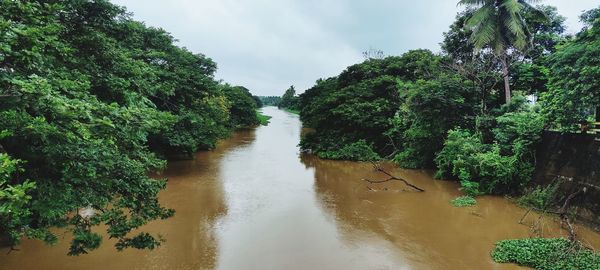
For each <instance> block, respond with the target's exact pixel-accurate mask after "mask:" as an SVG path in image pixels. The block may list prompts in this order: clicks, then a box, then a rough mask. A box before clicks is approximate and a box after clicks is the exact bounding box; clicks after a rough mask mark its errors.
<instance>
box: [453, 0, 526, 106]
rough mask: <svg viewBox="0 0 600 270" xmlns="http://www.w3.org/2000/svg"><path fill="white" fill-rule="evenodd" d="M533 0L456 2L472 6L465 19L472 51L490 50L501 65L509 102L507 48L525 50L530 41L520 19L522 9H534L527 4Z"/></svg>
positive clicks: (523, 22)
mask: <svg viewBox="0 0 600 270" xmlns="http://www.w3.org/2000/svg"><path fill="white" fill-rule="evenodd" d="M533 2H535V0H460V1H459V2H458V3H459V5H464V6H467V8H469V9H473V13H472V15H471V16H470V17H469V19H468V20H467V22H466V25H465V26H466V27H467V28H468V29H469V30H470V31H472V34H471V37H470V40H471V42H472V43H473V45H474V48H475V50H481V49H483V48H485V47H488V48H489V49H491V50H492V51H493V52H494V54H495V55H496V56H497V57H498V59H499V61H500V63H501V65H502V76H503V79H504V95H505V100H506V103H509V102H510V98H511V92H510V67H509V59H508V51H509V50H511V49H515V50H521V51H522V50H524V49H525V48H526V47H527V46H528V44H529V43H530V42H531V34H530V32H529V30H528V28H527V24H526V22H525V21H524V20H523V17H522V15H523V10H524V9H525V8H528V9H531V10H535V8H533V7H532V6H531V5H530V4H529V3H533Z"/></svg>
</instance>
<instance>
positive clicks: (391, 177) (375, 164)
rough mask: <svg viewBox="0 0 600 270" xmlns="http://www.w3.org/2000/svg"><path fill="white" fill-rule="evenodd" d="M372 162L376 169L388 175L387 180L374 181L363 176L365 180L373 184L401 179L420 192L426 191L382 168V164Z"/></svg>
mask: <svg viewBox="0 0 600 270" xmlns="http://www.w3.org/2000/svg"><path fill="white" fill-rule="evenodd" d="M372 164H373V168H374V169H375V171H377V172H380V173H383V174H385V175H387V176H388V178H387V179H385V180H379V181H374V180H369V179H365V178H363V180H364V181H367V182H369V183H371V184H380V183H385V182H389V181H400V182H402V183H404V184H405V185H407V186H409V187H411V188H414V189H416V190H418V191H419V192H424V191H425V190H424V189H422V188H420V187H417V186H415V185H413V184H411V183H409V182H408V181H406V180H405V179H402V178H400V177H396V176H394V175H392V174H391V173H389V172H387V171H386V170H384V169H383V168H381V165H379V164H377V163H375V162H373V163H372Z"/></svg>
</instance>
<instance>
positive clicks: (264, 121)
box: [256, 110, 272, 126]
mask: <svg viewBox="0 0 600 270" xmlns="http://www.w3.org/2000/svg"><path fill="white" fill-rule="evenodd" d="M256 118H257V119H258V122H259V123H260V124H261V125H263V126H267V125H269V120H270V119H271V118H272V117H271V116H268V115H264V114H262V112H260V111H258V110H256Z"/></svg>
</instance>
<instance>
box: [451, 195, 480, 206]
mask: <svg viewBox="0 0 600 270" xmlns="http://www.w3.org/2000/svg"><path fill="white" fill-rule="evenodd" d="M450 203H451V204H452V205H454V206H456V207H468V206H474V205H475V204H477V201H476V200H475V198H473V197H471V196H461V197H458V198H456V199H454V200H451V201H450Z"/></svg>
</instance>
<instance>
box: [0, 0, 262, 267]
mask: <svg viewBox="0 0 600 270" xmlns="http://www.w3.org/2000/svg"><path fill="white" fill-rule="evenodd" d="M0 6H1V8H0V231H1V232H5V233H6V235H8V241H9V242H10V243H11V244H12V245H15V244H17V243H18V242H19V241H20V240H21V239H22V238H23V237H27V238H34V239H40V240H42V241H45V242H48V243H55V242H56V241H57V238H58V236H57V235H56V234H55V233H54V232H53V231H52V230H51V228H54V227H60V228H66V229H68V230H69V231H71V232H72V233H73V235H74V237H73V240H72V242H71V246H70V250H69V254H71V255H78V254H82V253H87V252H89V251H90V250H92V249H95V248H97V247H98V246H99V244H100V242H101V236H100V234H98V232H94V231H93V230H92V229H93V228H94V227H97V226H99V225H105V226H106V233H107V235H108V236H109V237H110V238H114V239H117V240H118V241H117V244H116V248H117V249H124V248H127V247H135V248H150V249H152V248H154V247H156V246H158V245H159V244H160V243H161V239H160V238H159V237H157V236H155V235H151V234H149V233H145V232H137V233H136V234H135V235H134V236H130V235H131V234H130V233H131V232H132V231H134V230H136V229H138V228H139V227H141V226H143V225H144V224H146V223H148V222H149V221H152V220H157V219H166V218H169V217H171V216H172V215H173V214H174V211H173V210H172V209H168V208H165V207H163V206H162V205H161V204H160V203H159V201H158V198H157V196H158V193H159V192H160V191H161V190H163V189H164V188H165V185H166V179H162V180H160V179H158V180H157V179H153V178H152V177H150V176H149V175H148V172H155V171H158V170H160V169H161V168H163V167H164V166H165V164H166V163H165V159H166V158H169V157H178V158H182V157H183V158H189V157H191V156H192V154H193V153H195V152H196V151H198V150H204V149H211V148H214V147H215V144H216V142H217V141H218V140H219V139H221V138H224V137H226V136H228V135H229V134H230V133H231V131H232V130H233V129H235V128H238V127H246V126H254V125H257V124H259V119H258V117H257V116H258V115H259V114H257V112H256V109H257V108H258V107H259V105H260V104H257V99H256V98H254V97H252V95H251V94H250V92H249V90H248V89H246V88H245V87H241V86H231V85H229V84H226V83H223V82H220V81H217V80H216V79H215V78H214V73H215V71H216V69H217V64H216V63H215V62H214V61H213V60H211V59H210V58H209V57H207V56H205V55H202V54H194V53H192V52H190V51H189V50H187V49H186V48H182V47H180V46H177V45H176V41H175V39H174V38H173V37H172V36H171V35H170V34H169V33H167V32H165V31H164V30H161V29H157V28H153V27H148V26H145V25H144V24H143V23H141V22H138V21H135V20H133V19H132V18H131V15H130V13H128V12H127V11H126V10H125V9H124V8H122V7H119V6H116V5H114V4H111V3H110V2H108V1H104V0H101V1H93V2H90V1H79V0H69V1H10V0H3V1H2V2H1V3H0ZM260 106H262V105H260ZM87 209H93V210H94V211H95V212H96V214H95V215H93V217H91V218H82V216H84V215H80V214H79V213H84V212H85V211H86V210H87ZM72 213H78V214H76V215H73V214H72Z"/></svg>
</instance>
